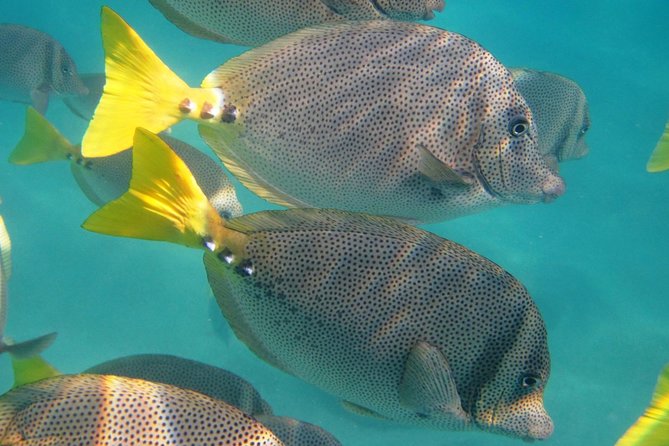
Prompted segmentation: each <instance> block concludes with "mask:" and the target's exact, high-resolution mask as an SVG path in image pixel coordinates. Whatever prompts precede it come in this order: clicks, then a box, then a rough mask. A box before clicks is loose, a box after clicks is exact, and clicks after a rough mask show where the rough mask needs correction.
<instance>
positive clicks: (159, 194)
mask: <svg viewBox="0 0 669 446" xmlns="http://www.w3.org/2000/svg"><path fill="white" fill-rule="evenodd" d="M219 221H220V217H219V216H218V214H217V213H216V211H215V210H214V208H213V207H212V206H211V204H209V201H208V200H207V197H206V196H205V195H204V193H203V192H202V190H200V187H199V186H198V185H197V183H196V182H195V179H194V178H193V175H192V174H191V172H190V171H189V170H188V167H187V166H186V164H185V163H184V162H183V161H182V160H181V158H179V157H178V156H177V155H176V154H175V153H174V152H172V150H171V149H170V148H169V146H168V145H167V144H166V143H165V142H163V141H162V140H161V139H160V138H159V137H158V136H156V135H154V134H152V133H150V132H148V131H147V130H144V129H139V128H138V129H137V132H136V133H135V140H134V146H133V151H132V179H131V180H130V188H129V190H128V192H126V193H125V194H123V195H122V196H121V197H120V198H118V199H117V200H114V201H112V202H110V203H108V204H106V205H105V206H103V207H102V208H101V209H99V210H98V211H97V212H95V213H93V214H92V215H91V216H90V217H88V219H87V220H86V221H85V222H84V224H83V225H82V226H83V228H84V229H87V230H89V231H93V232H100V233H103V234H109V235H116V236H120V237H132V238H140V239H147V240H160V241H168V242H172V243H177V244H181V245H185V246H190V247H194V248H203V247H204V244H205V240H207V239H208V237H209V236H211V235H212V234H211V231H213V230H215V229H216V226H219V225H217V223H218V222H219Z"/></svg>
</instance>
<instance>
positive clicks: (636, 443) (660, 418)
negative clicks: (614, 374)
mask: <svg viewBox="0 0 669 446" xmlns="http://www.w3.org/2000/svg"><path fill="white" fill-rule="evenodd" d="M668 444H669V364H667V365H666V366H665V367H664V369H663V370H662V373H660V376H659V378H658V379H657V386H656V387H655V392H654V393H653V400H652V401H651V403H650V406H648V408H647V409H646V412H644V414H643V415H641V417H639V419H638V420H637V421H636V422H635V423H634V424H633V425H632V426H631V427H630V428H629V429H628V430H627V432H625V435H623V436H622V438H621V439H620V440H618V442H617V443H616V445H615V446H666V445H668Z"/></svg>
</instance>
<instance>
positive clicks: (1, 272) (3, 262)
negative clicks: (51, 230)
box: [0, 216, 56, 359]
mask: <svg viewBox="0 0 669 446" xmlns="http://www.w3.org/2000/svg"><path fill="white" fill-rule="evenodd" d="M11 252H12V241H11V239H10V238H9V232H8V231H7V227H6V226H5V221H4V219H3V218H2V216H0V354H2V353H9V354H10V355H11V356H12V357H15V358H20V359H26V358H30V357H32V356H35V355H37V354H39V353H40V352H42V351H43V350H45V349H46V348H47V347H49V346H50V345H51V344H52V343H53V341H54V340H55V339H56V333H48V334H45V335H42V336H39V337H37V338H34V339H30V340H28V341H23V342H18V343H15V342H14V341H13V340H12V339H10V338H8V337H6V336H5V327H6V325H7V306H8V305H7V303H8V300H9V297H8V290H7V282H8V281H9V278H10V276H11V273H12V258H11Z"/></svg>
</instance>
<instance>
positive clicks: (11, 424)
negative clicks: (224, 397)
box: [0, 374, 283, 446]
mask: <svg viewBox="0 0 669 446" xmlns="http://www.w3.org/2000/svg"><path fill="white" fill-rule="evenodd" d="M0 435H1V436H0V442H1V443H2V444H29V445H34V446H42V445H44V446H46V445H55V444H79V445H91V446H93V445H100V446H103V445H110V446H111V445H119V444H123V445H128V446H131V445H145V444H174V445H182V446H185V445H193V446H195V445H199V446H205V445H220V444H226V445H231V446H247V445H248V446H251V445H253V446H260V445H263V446H270V445H277V446H278V445H283V443H282V442H281V441H280V440H279V439H278V438H276V436H274V434H272V433H271V432H270V431H269V430H268V429H267V428H265V427H264V426H263V425H262V424H260V423H259V422H257V421H256V420H255V419H253V418H251V417H250V416H248V415H246V414H244V413H243V412H241V411H240V410H239V409H237V408H235V407H234V406H231V405H229V404H226V403H225V402H223V401H219V400H216V399H213V398H210V397H208V396H206V395H202V394H200V393H197V392H193V391H191V390H184V389H180V388H178V387H174V386H169V385H167V384H158V383H152V382H149V381H143V380H137V379H132V378H123V377H118V376H105V375H87V374H82V375H61V376H57V377H54V378H49V379H45V380H42V381H39V382H37V383H33V384H28V385H25V386H22V387H18V388H16V389H14V390H12V391H10V392H8V393H6V394H5V395H3V396H2V397H0Z"/></svg>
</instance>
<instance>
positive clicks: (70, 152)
mask: <svg viewBox="0 0 669 446" xmlns="http://www.w3.org/2000/svg"><path fill="white" fill-rule="evenodd" d="M161 138H163V140H164V141H165V142H167V143H168V144H169V145H170V147H172V150H174V151H175V152H176V153H178V154H179V156H180V157H181V158H182V159H183V160H184V161H185V162H186V164H188V166H189V168H190V169H192V171H193V172H195V175H196V176H197V181H198V184H200V185H201V187H202V190H204V191H205V194H206V195H207V196H208V197H209V199H210V200H211V203H212V204H213V206H214V207H215V208H216V209H217V210H218V212H220V213H221V215H223V216H227V217H231V216H239V215H242V213H243V211H242V206H241V204H240V203H239V200H237V194H236V192H235V188H234V186H233V185H232V183H231V182H230V180H228V177H227V175H226V173H225V172H224V171H223V169H222V168H221V167H220V166H219V165H218V163H216V162H215V161H214V160H212V159H211V158H210V157H208V156H207V155H205V154H204V153H202V152H201V151H199V150H198V149H196V148H195V147H193V146H191V145H190V144H187V143H185V142H183V141H181V140H179V139H176V138H172V137H171V136H168V135H166V134H162V135H161ZM53 160H68V161H69V162H70V168H71V171H72V175H73V176H74V178H75V180H76V181H77V184H78V185H79V187H80V188H81V190H82V191H83V192H84V194H85V195H86V197H87V198H88V199H89V200H90V201H91V202H93V203H94V204H96V205H98V206H102V205H103V204H105V203H107V202H109V201H111V200H113V199H115V198H118V197H119V196H121V194H123V193H124V192H125V191H127V190H128V184H129V183H130V174H131V170H132V153H131V151H130V150H125V151H123V152H119V153H117V154H115V155H112V156H108V157H103V158H86V157H83V156H82V155H81V149H80V147H79V146H75V145H73V144H72V143H70V142H69V141H68V140H67V139H66V138H65V137H64V136H63V135H61V134H60V132H58V130H57V129H56V128H55V127H53V126H52V125H51V123H50V122H49V121H47V119H46V118H44V117H43V116H42V115H40V114H39V113H37V112H36V111H35V110H34V109H31V108H28V110H27V111H26V125H25V131H24V135H23V137H22V138H21V140H20V141H19V142H18V144H17V145H16V147H15V148H14V150H13V151H12V153H11V155H10V157H9V161H10V162H12V163H14V164H33V163H38V162H45V161H53Z"/></svg>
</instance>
